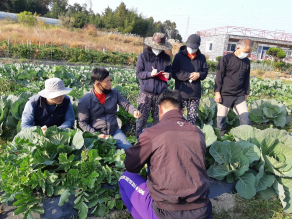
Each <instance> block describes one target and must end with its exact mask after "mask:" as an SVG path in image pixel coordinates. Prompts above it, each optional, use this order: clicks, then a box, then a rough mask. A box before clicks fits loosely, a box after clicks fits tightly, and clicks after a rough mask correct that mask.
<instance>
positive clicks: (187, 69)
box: [172, 46, 208, 99]
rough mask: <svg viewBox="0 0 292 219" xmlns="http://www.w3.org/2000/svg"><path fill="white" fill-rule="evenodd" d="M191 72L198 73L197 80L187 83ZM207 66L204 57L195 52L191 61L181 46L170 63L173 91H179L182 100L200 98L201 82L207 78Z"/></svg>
mask: <svg viewBox="0 0 292 219" xmlns="http://www.w3.org/2000/svg"><path fill="white" fill-rule="evenodd" d="M193 72H198V73H200V77H199V79H198V80H196V81H193V82H192V83H190V82H189V80H190V75H191V73H193ZM207 74H208V66H207V62H206V58H205V56H204V55H203V54H202V53H201V52H200V50H199V49H198V50H197V55H196V57H195V58H194V59H193V60H191V59H190V57H189V56H188V54H187V51H186V46H182V47H181V48H180V50H179V52H178V53H177V54H176V55H175V57H174V60H173V63H172V77H173V78H174V79H175V89H177V90H179V91H180V93H181V95H182V97H183V98H184V99H197V98H201V81H202V80H204V79H205V78H206V77H207Z"/></svg>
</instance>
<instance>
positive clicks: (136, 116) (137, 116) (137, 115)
mask: <svg viewBox="0 0 292 219" xmlns="http://www.w3.org/2000/svg"><path fill="white" fill-rule="evenodd" d="M134 117H135V118H136V119H139V118H140V117H141V113H140V111H138V110H136V111H134Z"/></svg>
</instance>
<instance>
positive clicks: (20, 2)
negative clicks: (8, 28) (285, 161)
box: [0, 0, 52, 15]
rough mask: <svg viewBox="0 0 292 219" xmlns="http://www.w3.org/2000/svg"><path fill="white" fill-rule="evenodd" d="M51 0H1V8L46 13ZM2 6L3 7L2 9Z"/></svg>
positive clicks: (8, 10) (9, 10) (16, 11)
mask: <svg viewBox="0 0 292 219" xmlns="http://www.w3.org/2000/svg"><path fill="white" fill-rule="evenodd" d="M51 1H52V0H25V1H24V0H8V1H7V0H1V3H0V6H1V10H4V11H7V12H12V13H20V12H23V11H29V12H32V13H37V14H42V15H44V14H47V13H48V12H49V5H50V4H51ZM2 7H3V9H2Z"/></svg>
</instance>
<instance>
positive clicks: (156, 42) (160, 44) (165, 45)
mask: <svg viewBox="0 0 292 219" xmlns="http://www.w3.org/2000/svg"><path fill="white" fill-rule="evenodd" d="M165 38H166V37H165V34H164V33H154V34H153V37H146V38H145V40H144V44H145V45H146V46H150V47H151V48H154V49H161V50H170V49H172V45H171V44H170V43H169V42H167V41H166V40H165Z"/></svg>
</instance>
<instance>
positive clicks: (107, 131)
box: [101, 98, 109, 135]
mask: <svg viewBox="0 0 292 219" xmlns="http://www.w3.org/2000/svg"><path fill="white" fill-rule="evenodd" d="M107 99H108V98H105V101H104V105H102V104H101V105H102V106H103V110H104V119H105V128H106V129H105V131H106V133H108V134H106V135H109V130H108V127H107V119H106V110H105V103H106V100H107Z"/></svg>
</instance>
